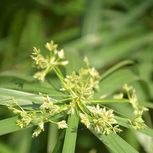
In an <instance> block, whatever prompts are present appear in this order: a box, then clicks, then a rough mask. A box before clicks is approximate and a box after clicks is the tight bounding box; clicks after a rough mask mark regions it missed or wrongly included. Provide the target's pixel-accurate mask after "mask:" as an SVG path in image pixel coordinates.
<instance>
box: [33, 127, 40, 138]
mask: <svg viewBox="0 0 153 153" xmlns="http://www.w3.org/2000/svg"><path fill="white" fill-rule="evenodd" d="M40 133H41V128H40V127H38V128H37V129H36V130H34V133H33V134H32V137H37V136H38V135H39V134H40Z"/></svg>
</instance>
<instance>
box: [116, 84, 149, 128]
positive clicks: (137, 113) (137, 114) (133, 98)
mask: <svg viewBox="0 0 153 153" xmlns="http://www.w3.org/2000/svg"><path fill="white" fill-rule="evenodd" d="M123 89H124V90H125V91H126V94H127V96H128V101H129V103H130V104H131V105H132V107H133V109H134V112H133V114H134V120H130V119H129V122H130V124H131V125H132V128H133V129H135V130H137V129H143V128H145V127H146V125H145V123H144V120H143V119H142V115H143V112H144V111H148V108H146V107H144V106H141V105H139V102H138V98H137V95H136V92H135V89H134V88H133V87H132V86H128V85H127V84H125V85H124V86H123ZM123 96H124V94H123V93H120V94H118V95H115V96H114V98H115V99H122V98H123Z"/></svg>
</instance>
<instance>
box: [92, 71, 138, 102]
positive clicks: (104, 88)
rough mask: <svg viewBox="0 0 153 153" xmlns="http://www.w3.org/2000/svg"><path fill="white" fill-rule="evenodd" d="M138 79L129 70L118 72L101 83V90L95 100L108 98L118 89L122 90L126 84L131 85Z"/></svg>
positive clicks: (96, 94)
mask: <svg viewBox="0 0 153 153" xmlns="http://www.w3.org/2000/svg"><path fill="white" fill-rule="evenodd" d="M137 79H138V77H137V76H136V75H135V74H134V73H133V72H132V71H130V70H129V69H123V70H119V71H116V72H114V73H113V74H111V75H110V76H108V77H107V78H105V79H104V80H103V81H101V82H100V85H99V87H100V89H99V91H98V92H97V93H95V95H94V98H96V99H97V98H100V97H107V96H108V95H110V94H112V93H113V92H114V91H116V90H117V89H120V88H122V87H123V85H124V84H125V83H130V82H132V81H135V80H137Z"/></svg>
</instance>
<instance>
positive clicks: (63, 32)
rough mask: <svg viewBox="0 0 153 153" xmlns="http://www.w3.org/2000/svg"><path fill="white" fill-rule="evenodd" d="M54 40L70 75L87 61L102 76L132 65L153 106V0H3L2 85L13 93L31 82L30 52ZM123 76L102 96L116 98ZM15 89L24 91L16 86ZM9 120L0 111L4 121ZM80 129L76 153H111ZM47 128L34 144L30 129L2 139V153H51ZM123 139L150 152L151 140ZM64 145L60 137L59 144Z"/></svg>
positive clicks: (128, 133)
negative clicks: (125, 62) (63, 53)
mask: <svg viewBox="0 0 153 153" xmlns="http://www.w3.org/2000/svg"><path fill="white" fill-rule="evenodd" d="M50 40H54V41H55V43H57V44H59V46H60V48H64V49H65V51H66V54H67V58H68V59H69V61H70V62H71V63H72V64H71V65H70V67H71V70H72V69H73V70H77V69H78V68H80V67H81V65H82V62H81V61H82V59H83V58H84V56H87V57H88V58H89V61H90V63H91V65H92V66H94V67H96V68H97V69H98V70H99V72H100V73H101V74H103V72H105V71H106V70H107V69H108V68H110V67H111V66H113V65H114V64H116V63H118V62H120V61H123V60H133V61H134V62H135V64H134V66H129V67H128V69H130V71H131V72H132V73H134V75H136V80H138V81H136V82H134V83H132V85H134V86H135V88H136V90H137V92H138V97H139V98H140V99H141V100H142V101H151V102H152V101H153V1H152V0H145V1H144V0H124V1H123V0H70V1H69V0H62V1H60V0H22V1H20V0H13V1H11V0H1V1H0V86H1V87H12V88H15V86H12V84H11V83H12V80H13V81H14V82H15V81H16V80H17V78H18V80H19V82H20V81H21V80H22V81H23V80H24V81H28V82H31V81H33V78H32V75H33V72H34V69H33V67H32V60H31V58H30V54H31V52H32V48H33V46H36V47H38V48H40V49H42V50H44V44H45V43H46V42H47V41H50ZM67 73H70V72H69V71H68V72H67ZM114 75H115V74H114ZM119 75H120V73H118V74H116V75H115V76H114V77H115V78H116V80H115V81H116V82H115V83H116V84H115V83H114V85H115V86H117V87H116V88H115V87H110V85H109V84H108V86H107V85H106V84H105V85H104V88H103V91H104V93H106V94H108V93H109V92H110V93H113V92H114V91H115V90H116V89H118V88H120V87H121V86H122V85H123V84H122V85H121V84H120V81H122V80H119V79H120V78H118V76H119ZM121 75H122V74H121ZM128 75H129V73H127V75H126V78H127V79H129V77H130V76H128ZM25 76H26V79H25ZM23 78H24V79H23ZM126 78H125V79H126ZM125 79H124V81H125ZM111 81H112V82H111ZM113 81H114V80H112V79H111V77H110V80H108V81H106V83H110V84H111V83H112V85H113ZM124 81H123V82H124ZM118 84H120V86H118ZM16 85H18V86H19V87H20V84H18V82H17V83H16ZM151 114H152V112H150V116H151ZM11 115H12V114H11V113H10V112H9V111H7V109H6V108H3V107H1V112H0V116H1V117H0V118H1V119H4V118H7V117H9V116H11ZM150 116H149V114H147V115H146V122H147V124H148V125H149V126H150V127H152V124H151V121H152V118H151V117H150ZM80 126H81V127H80V130H79V133H78V139H77V148H76V152H79V153H86V152H89V153H102V152H105V153H106V152H108V150H107V148H106V147H105V146H104V145H103V144H101V142H100V141H99V140H97V139H96V138H95V137H94V136H93V135H92V134H91V133H90V132H89V131H88V130H87V129H86V128H85V127H84V126H83V125H80ZM46 127H48V130H46V131H45V132H44V133H43V134H41V135H40V136H39V137H38V138H34V139H31V129H28V130H23V131H20V132H16V133H13V134H8V135H4V136H1V138H0V153H21V152H22V153H28V152H29V153H30V152H31V153H45V152H48V153H50V152H51V150H52V148H50V147H49V145H48V143H51V142H50V140H49V136H48V135H50V133H51V132H49V131H51V130H53V129H52V128H53V127H52V126H51V127H50V126H49V125H46ZM49 128H51V130H49ZM59 133H61V131H59ZM121 136H122V137H124V139H125V140H126V141H128V142H129V143H130V144H131V145H132V146H133V147H134V148H136V149H137V150H139V151H140V152H147V153H151V152H149V151H147V149H148V148H147V149H146V146H145V144H144V142H142V140H143V139H146V140H148V141H149V140H150V139H149V138H144V136H140V135H137V134H134V133H133V132H131V131H129V130H127V131H126V132H125V133H124V134H123V133H121ZM52 137H53V135H52ZM21 138H22V139H21ZM62 141H63V138H62V134H61V135H60V137H59V138H58V143H62ZM52 143H54V142H52ZM149 143H150V141H149ZM151 143H152V142H151ZM56 152H57V153H60V152H61V151H56Z"/></svg>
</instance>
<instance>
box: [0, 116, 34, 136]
mask: <svg viewBox="0 0 153 153" xmlns="http://www.w3.org/2000/svg"><path fill="white" fill-rule="evenodd" d="M17 119H18V117H17V116H16V117H11V118H8V119H4V120H1V121H0V135H4V134H8V133H11V132H15V131H19V130H21V128H20V127H19V126H18V125H16V120H17ZM32 126H33V125H32V124H29V125H28V126H27V127H26V128H29V127H32Z"/></svg>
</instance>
